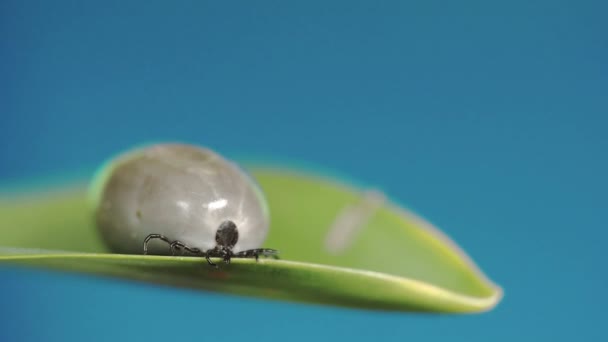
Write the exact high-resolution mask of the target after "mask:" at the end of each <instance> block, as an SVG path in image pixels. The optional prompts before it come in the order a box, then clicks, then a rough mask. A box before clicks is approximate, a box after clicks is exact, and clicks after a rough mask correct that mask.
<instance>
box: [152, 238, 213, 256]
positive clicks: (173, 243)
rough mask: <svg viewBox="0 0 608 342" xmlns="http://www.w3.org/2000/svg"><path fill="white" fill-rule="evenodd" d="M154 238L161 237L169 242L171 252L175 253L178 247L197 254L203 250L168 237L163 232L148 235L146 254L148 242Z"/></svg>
mask: <svg viewBox="0 0 608 342" xmlns="http://www.w3.org/2000/svg"><path fill="white" fill-rule="evenodd" d="M152 239H160V240H162V241H164V242H166V243H168V244H169V248H171V254H172V255H175V250H176V249H181V248H183V249H185V250H186V251H188V252H190V253H192V254H196V255H201V254H202V252H201V250H200V249H198V248H192V247H190V246H187V245H186V244H184V243H183V242H181V241H171V240H170V239H169V238H167V237H166V236H164V235H162V234H150V235H148V236H147V237H146V239H145V240H144V255H145V254H148V243H149V242H150V240H152Z"/></svg>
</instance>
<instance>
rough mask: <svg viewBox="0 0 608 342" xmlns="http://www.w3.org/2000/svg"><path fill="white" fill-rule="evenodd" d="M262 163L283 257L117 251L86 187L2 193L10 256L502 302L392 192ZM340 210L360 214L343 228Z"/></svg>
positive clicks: (142, 277) (231, 286)
mask: <svg viewBox="0 0 608 342" xmlns="http://www.w3.org/2000/svg"><path fill="white" fill-rule="evenodd" d="M251 170H252V173H253V175H254V176H255V178H256V179H257V180H258V181H259V183H260V185H261V187H262V189H263V190H264V192H265V194H266V196H267V199H268V202H269V206H270V212H271V221H272V224H271V229H270V235H269V237H268V239H267V241H266V243H265V244H264V247H268V248H275V249H279V250H280V252H281V260H270V259H260V261H259V262H258V263H256V262H255V260H249V259H234V260H233V262H232V264H231V265H222V266H221V268H220V269H219V270H215V269H213V268H211V267H209V266H208V265H207V264H206V262H205V261H204V260H201V258H197V257H177V256H176V257H170V256H144V255H119V254H110V253H107V252H106V250H105V248H104V245H103V244H102V242H101V240H100V238H99V236H98V235H97V232H96V230H95V227H94V225H93V221H92V215H91V211H90V205H89V203H90V202H88V201H87V191H86V186H84V185H82V184H80V185H78V184H75V185H73V186H65V187H62V188H60V189H55V190H45V191H43V190H41V189H38V190H37V192H35V193H18V194H11V195H10V196H8V195H4V196H2V197H0V229H1V231H2V233H1V234H0V246H6V247H1V248H0V262H1V263H6V264H17V265H25V266H33V267H38V268H50V269H56V270H62V271H70V272H81V273H88V274H94V275H102V276H111V277H119V278H124V279H129V280H136V281H143V282H148V283H154V284H163V285H170V286H176V287H185V288H192V289H202V290H210V291H220V292H225V293H231V294H237V295H247V296H256V297H263V298H273V299H281V300H289V301H298V302H306V303H319V304H325V305H337V306H344V307H354V308H361V309H381V310H395V311H417V312H439V313H473V312H483V311H487V310H490V309H492V308H493V307H494V306H495V305H496V304H497V303H498V302H499V301H500V300H501V298H502V290H501V289H500V288H499V287H498V286H496V285H495V284H493V283H492V282H491V281H490V280H489V279H487V278H486V277H485V276H484V274H483V273H482V272H481V271H480V270H479V269H478V268H477V267H476V266H475V264H474V263H473V262H472V261H471V260H470V259H469V258H468V257H467V256H466V254H465V253H464V252H463V251H462V250H461V249H459V248H458V246H457V245H456V244H454V243H453V242H452V241H451V240H449V239H448V238H447V237H446V236H445V235H443V234H442V233H441V232H440V231H439V230H437V229H436V228H433V226H431V224H429V223H428V222H426V221H424V220H423V219H421V218H419V217H417V216H416V215H414V214H413V213H411V212H409V211H407V210H406V209H404V208H401V207H399V206H397V205H396V204H394V203H391V202H389V201H388V200H384V201H383V199H382V196H380V197H379V196H378V194H375V196H374V193H373V192H372V193H368V192H364V191H362V190H360V189H357V188H356V187H354V186H350V185H346V184H341V183H338V182H336V181H335V180H330V179H327V178H323V177H319V176H316V175H312V174H307V173H301V172H295V171H289V170H285V169H273V168H252V169H251ZM349 208H350V209H349ZM351 209H354V210H351ZM345 210H350V214H345ZM361 214H366V215H367V217H365V216H366V215H363V216H362V217H358V219H354V218H356V215H361ZM344 215H346V216H344ZM338 217H342V218H343V219H354V221H353V222H350V223H348V222H347V224H342V225H341V227H342V228H336V226H335V222H336V220H337V218H338ZM330 237H333V240H332V241H333V243H328V239H329V238H330Z"/></svg>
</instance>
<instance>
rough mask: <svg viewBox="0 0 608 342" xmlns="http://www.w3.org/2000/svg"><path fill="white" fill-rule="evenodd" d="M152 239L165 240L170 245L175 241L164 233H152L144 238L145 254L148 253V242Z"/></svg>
mask: <svg viewBox="0 0 608 342" xmlns="http://www.w3.org/2000/svg"><path fill="white" fill-rule="evenodd" d="M152 239H159V240H163V241H164V242H166V243H168V244H169V245H171V243H172V242H173V241H171V240H169V238H167V237H166V236H164V235H162V234H150V235H148V236H147V237H146V239H145V240H144V255H146V254H148V243H149V242H150V240H152Z"/></svg>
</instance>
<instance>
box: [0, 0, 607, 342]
mask: <svg viewBox="0 0 608 342" xmlns="http://www.w3.org/2000/svg"><path fill="white" fill-rule="evenodd" d="M607 10H608V6H606V5H605V2H601V1H597V2H588V1H508V2H501V3H495V2H492V3H487V2H486V1H468V2H467V1H465V2H445V1H419V2H406V1H382V2H375V1H367V2H361V1H334V2H327V1H318V2H316V1H307V2H304V3H294V2H287V1H259V2H251V1H243V2H239V1H200V0H197V1H175V2H169V1H166V2H151V1H131V2H124V1H113V0H105V1H99V2H92V3H88V4H84V2H80V1H6V0H4V1H2V2H1V3H0V118H1V121H0V125H1V134H0V180H1V182H2V183H3V184H9V185H10V184H14V183H15V182H21V181H23V180H31V179H47V178H48V177H51V176H62V175H63V176H64V177H65V175H69V174H73V173H78V172H81V171H82V172H88V171H91V170H92V169H93V168H94V167H95V166H97V165H98V164H99V163H100V162H101V161H102V160H103V159H104V158H106V157H108V156H110V155H112V154H114V153H116V152H118V151H121V150H123V149H125V148H128V147H131V146H132V145H134V144H139V143H141V142H145V141H149V140H166V139H177V140H182V141H189V142H194V143H199V144H204V145H208V146H211V147H213V148H215V149H217V150H218V151H220V152H221V153H224V154H227V155H246V156H249V155H251V156H267V157H272V158H275V159H289V160H297V161H303V162H308V163H314V164H317V165H320V166H322V167H324V168H329V169H333V170H336V171H338V172H340V173H343V174H347V175H348V176H349V177H352V178H354V179H359V180H361V181H364V182H367V183H371V184H375V185H377V186H379V187H380V188H382V189H384V190H386V191H387V193H388V194H389V195H390V196H392V197H394V198H396V199H398V200H399V201H401V202H404V203H407V204H409V205H411V206H412V207H413V208H414V209H415V210H417V211H418V212H419V213H421V214H422V215H423V216H425V217H427V218H429V219H430V220H431V221H433V222H434V223H436V224H437V225H438V226H439V227H441V228H442V229H443V230H444V231H446V232H447V233H448V234H449V235H450V236H452V237H453V238H454V239H455V240H456V241H457V242H458V243H459V244H461V245H462V246H463V247H464V248H465V249H466V250H467V251H468V252H469V254H470V255H471V256H472V257H473V258H474V259H475V260H476V261H477V262H478V263H479V264H480V266H481V267H482V268H483V269H484V270H485V271H486V272H487V273H488V274H489V276H490V277H491V278H492V279H494V280H496V281H497V282H498V283H499V284H501V285H502V286H503V287H504V289H505V295H506V296H505V298H504V300H503V302H502V303H501V304H500V305H499V306H498V307H497V308H496V309H495V310H494V311H491V312H489V313H486V314H482V315H474V316H458V317H455V316H442V317H434V316H415V315H407V314H387V313H370V312H364V311H350V310H343V309H334V308H322V307H315V306H306V305H297V304H290V303H282V302H267V301H262V300H256V299H247V298H246V299H243V298H235V297H229V296H221V295H215V294H200V293H192V292H188V291H177V290H171V289H165V288H156V287H149V286H143V285H136V284H130V283H127V284H125V283H123V282H119V281H113V280H99V279H97V278H93V279H92V278H87V277H83V276H73V275H64V274H56V273H50V272H36V271H31V270H21V269H15V268H7V267H2V268H0V303H1V305H0V318H1V320H0V340H2V341H72V340H73V341H81V340H87V341H108V340H110V339H111V338H124V339H127V338H129V339H138V340H160V339H162V340H165V341H167V340H172V341H173V340H175V341H180V340H194V341H199V340H200V341H209V340H211V339H212V338H213V339H217V338H220V339H222V340H237V339H245V338H249V337H255V336H257V337H263V338H265V339H266V340H267V341H268V340H272V341H275V340H277V341H278V340H309V341H310V340H329V339H330V338H331V339H333V340H351V341H365V340H370V339H373V340H387V341H391V340H392V341H418V340H430V341H447V340H450V341H519V340H529V341H539V340H546V341H557V340H563V341H570V340H581V341H590V340H599V339H600V338H601V336H605V335H606V333H605V326H604V325H605V323H606V320H605V308H606V307H607V306H608V301H607V296H606V294H605V291H606V289H607V288H608V286H607V285H608V284H607V280H606V271H605V270H606V267H605V265H604V262H605V260H606V258H605V255H606V254H605V252H603V246H604V245H605V244H606V238H607V237H608V233H607V229H606V213H607V212H608V211H607V210H606V209H607V208H606V193H607V190H608V182H607V181H606V175H607V174H608V162H607V158H606V147H607V143H608V139H607V137H606V128H607V127H608V125H607V123H608V122H607V121H608V118H607V114H608V91H607V90H608V63H607V61H608V38H607V37H608V35H607V33H608V21H606V13H607ZM604 338H605V337H604Z"/></svg>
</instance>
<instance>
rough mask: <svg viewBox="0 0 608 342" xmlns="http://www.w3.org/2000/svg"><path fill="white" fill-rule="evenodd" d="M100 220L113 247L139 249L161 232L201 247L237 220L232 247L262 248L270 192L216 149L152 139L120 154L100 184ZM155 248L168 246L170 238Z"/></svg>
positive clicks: (152, 248)
mask: <svg viewBox="0 0 608 342" xmlns="http://www.w3.org/2000/svg"><path fill="white" fill-rule="evenodd" d="M101 187H102V188H101V192H100V196H101V198H100V199H99V201H98V207H97V208H96V213H95V219H96V223H97V227H98V229H99V231H100V233H101V235H102V236H103V238H104V240H105V241H106V243H107V244H108V246H109V247H110V249H111V250H112V251H114V252H116V253H126V254H141V253H142V252H143V241H144V239H145V238H146V236H148V235H149V234H154V233H157V234H163V235H165V236H167V237H168V238H169V239H172V240H179V241H181V242H183V243H185V244H186V245H188V246H190V247H196V248H199V249H201V250H203V251H205V250H208V249H211V248H213V247H215V245H216V242H215V233H216V231H217V229H218V227H219V226H220V224H221V223H222V222H223V221H225V220H231V221H233V222H234V223H235V224H236V226H237V229H238V232H239V238H238V241H237V243H236V245H235V246H234V249H233V251H234V252H239V251H242V250H248V249H253V248H259V247H261V246H262V243H263V242H264V240H265V239H266V235H267V234H268V226H269V218H268V210H267V207H266V202H265V199H264V197H263V195H262V192H261V191H260V189H259V188H258V187H257V185H256V183H254V181H253V180H252V179H251V178H250V177H249V176H248V175H247V174H246V173H244V172H243V171H242V170H241V169H240V168H239V167H237V166H236V165H235V164H234V163H232V162H230V161H228V160H226V159H224V158H223V157H221V156H219V155H218V154H216V153H214V152H212V151H211V150H208V149H205V148H201V147H195V146H190V145H183V144H164V145H154V146H151V147H148V148H145V149H142V150H139V151H135V152H131V153H129V154H127V155H125V156H122V157H120V158H119V159H118V160H117V161H116V162H115V164H114V165H113V166H112V169H111V170H110V173H109V174H108V175H107V179H104V180H103V182H102V184H101ZM150 253H153V254H170V251H169V247H168V246H167V245H166V244H160V243H159V244H150Z"/></svg>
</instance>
